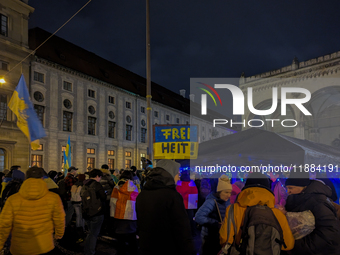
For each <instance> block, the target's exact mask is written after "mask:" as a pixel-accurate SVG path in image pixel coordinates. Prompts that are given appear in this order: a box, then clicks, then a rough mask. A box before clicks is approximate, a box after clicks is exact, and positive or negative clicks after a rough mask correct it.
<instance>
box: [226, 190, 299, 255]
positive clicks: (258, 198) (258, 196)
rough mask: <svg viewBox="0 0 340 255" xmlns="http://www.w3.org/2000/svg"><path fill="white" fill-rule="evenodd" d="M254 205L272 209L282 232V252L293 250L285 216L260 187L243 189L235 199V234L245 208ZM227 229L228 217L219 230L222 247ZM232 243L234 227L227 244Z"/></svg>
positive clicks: (266, 191) (268, 192)
mask: <svg viewBox="0 0 340 255" xmlns="http://www.w3.org/2000/svg"><path fill="white" fill-rule="evenodd" d="M254 205H267V206H268V207H269V208H270V209H272V211H273V213H274V215H275V217H276V219H277V220H278V222H279V224H280V226H281V228H282V231H283V239H284V242H285V244H286V248H284V247H283V246H282V250H291V249H293V247H294V237H293V234H292V231H291V230H290V228H289V225H288V222H287V219H286V216H285V215H284V214H283V213H282V212H281V211H280V210H278V209H276V208H274V205H275V197H274V195H273V193H272V192H271V191H269V190H268V189H266V188H263V187H260V186H258V187H247V188H244V189H243V190H242V191H241V193H240V194H239V195H238V197H237V201H236V202H235V204H234V219H235V224H236V229H237V231H238V232H237V234H238V233H239V231H240V228H241V224H242V219H243V215H244V213H245V211H246V209H247V207H248V206H254ZM229 209H230V206H229V207H228V208H227V210H226V213H225V215H228V212H229ZM227 227H228V217H225V219H224V221H223V224H222V227H221V229H220V243H221V244H222V245H223V244H225V243H226V242H227ZM233 241H234V227H231V228H230V234H229V240H228V243H230V244H232V243H233ZM302 254H304V253H302Z"/></svg>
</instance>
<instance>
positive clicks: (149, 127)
mask: <svg viewBox="0 0 340 255" xmlns="http://www.w3.org/2000/svg"><path fill="white" fill-rule="evenodd" d="M151 98H152V96H151V58H150V4H149V0H146V104H147V108H146V116H147V121H146V122H147V132H148V133H147V139H148V151H147V155H148V158H149V160H151V161H152V162H153V148H152V138H153V137H152V123H151V119H152V118H151V116H152V108H151Z"/></svg>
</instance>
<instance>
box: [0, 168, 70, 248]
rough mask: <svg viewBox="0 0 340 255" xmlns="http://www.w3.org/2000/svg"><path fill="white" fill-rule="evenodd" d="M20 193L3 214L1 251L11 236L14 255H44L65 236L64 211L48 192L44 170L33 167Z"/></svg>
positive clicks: (55, 198)
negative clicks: (57, 240)
mask: <svg viewBox="0 0 340 255" xmlns="http://www.w3.org/2000/svg"><path fill="white" fill-rule="evenodd" d="M26 177H27V179H26V180H25V181H24V182H23V184H22V185H21V187H20V190H19V192H18V193H16V194H14V195H12V196H10V197H9V198H8V199H7V201H6V204H5V206H4V208H3V210H2V212H1V214H0V229H1V233H0V250H1V249H2V248H3V246H4V243H5V241H6V239H7V237H8V236H9V234H10V233H11V235H12V237H11V243H12V244H13V245H11V247H10V252H11V254H14V255H15V254H22V255H31V254H45V253H49V252H51V251H52V250H53V249H54V239H60V238H62V237H63V235H64V229H65V212H64V208H63V205H62V202H61V199H60V197H59V196H58V195H57V194H55V193H53V192H50V191H48V189H47V185H46V183H45V182H44V180H43V177H44V169H43V168H40V167H31V168H30V169H28V170H27V172H26Z"/></svg>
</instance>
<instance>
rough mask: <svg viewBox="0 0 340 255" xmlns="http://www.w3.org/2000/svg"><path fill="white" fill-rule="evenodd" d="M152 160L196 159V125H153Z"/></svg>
mask: <svg viewBox="0 0 340 255" xmlns="http://www.w3.org/2000/svg"><path fill="white" fill-rule="evenodd" d="M153 134H154V139H153V142H154V144H153V156H154V159H196V158H197V153H198V126H197V125H154V126H153Z"/></svg>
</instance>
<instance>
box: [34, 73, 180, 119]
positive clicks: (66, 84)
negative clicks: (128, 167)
mask: <svg viewBox="0 0 340 255" xmlns="http://www.w3.org/2000/svg"><path fill="white" fill-rule="evenodd" d="M34 80H35V81H40V82H44V74H42V73H38V72H34ZM63 88H64V90H68V91H72V83H70V82H67V81H64V85H63ZM88 97H91V98H95V97H96V92H95V91H94V90H92V89H89V90H88ZM34 98H35V100H37V101H38V102H42V101H43V100H44V97H43V95H42V93H41V92H38V91H37V92H35V93H34ZM66 100H67V101H68V102H69V104H68V106H69V108H71V106H72V104H71V102H70V100H68V99H65V100H64V106H65V101H66ZM108 102H109V103H110V104H115V98H114V97H113V96H108ZM65 107H66V106H65ZM66 108H67V109H69V108H68V107H66ZM125 108H126V109H131V102H128V101H126V102H125ZM141 113H145V107H144V106H141ZM93 114H94V113H93ZM158 116H159V114H158V111H154V117H155V118H158ZM165 118H166V120H167V121H170V115H168V114H167V115H166V116H165ZM176 123H177V124H179V118H176Z"/></svg>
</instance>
